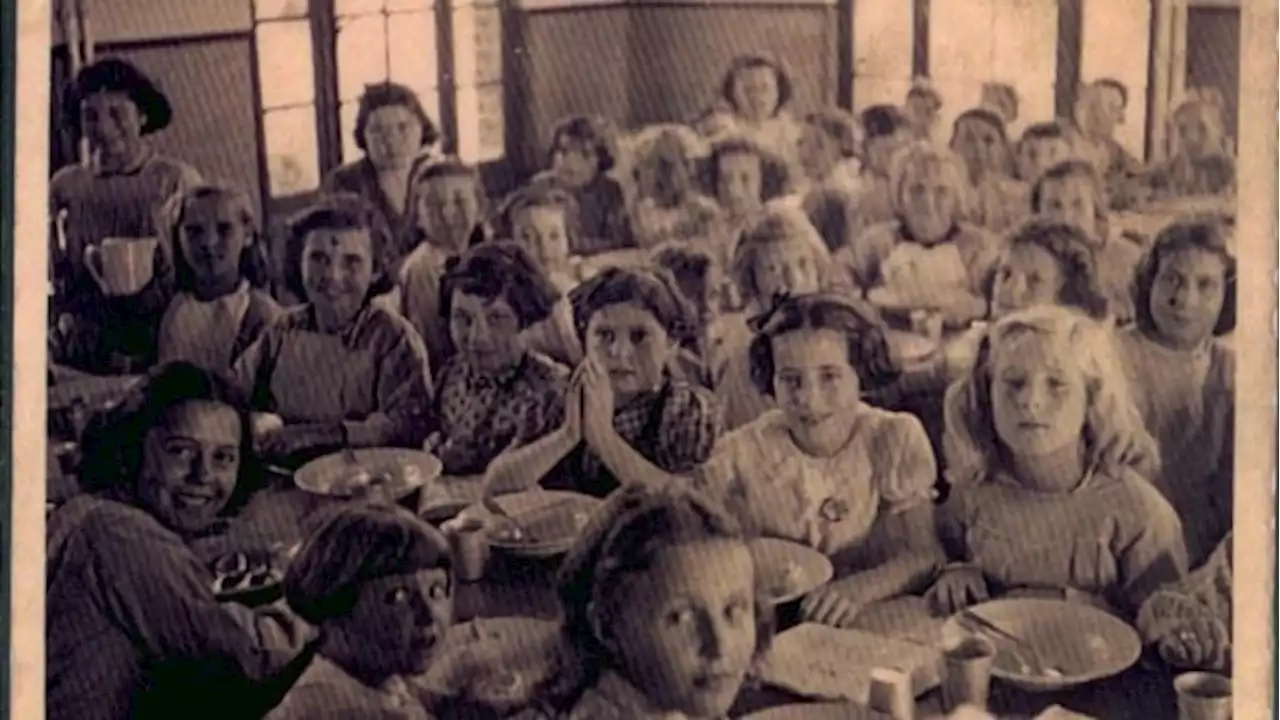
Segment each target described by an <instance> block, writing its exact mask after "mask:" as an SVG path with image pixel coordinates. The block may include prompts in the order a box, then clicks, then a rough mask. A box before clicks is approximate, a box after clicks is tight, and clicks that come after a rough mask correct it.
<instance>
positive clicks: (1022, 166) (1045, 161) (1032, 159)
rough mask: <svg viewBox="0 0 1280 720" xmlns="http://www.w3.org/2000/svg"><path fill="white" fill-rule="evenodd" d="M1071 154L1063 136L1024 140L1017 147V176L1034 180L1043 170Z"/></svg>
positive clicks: (1030, 180)
mask: <svg viewBox="0 0 1280 720" xmlns="http://www.w3.org/2000/svg"><path fill="white" fill-rule="evenodd" d="M1070 156H1071V146H1070V145H1069V144H1068V143H1067V141H1066V140H1065V139H1064V138H1034V139H1029V140H1024V141H1023V142H1022V144H1021V145H1020V146H1019V148H1018V176H1019V177H1021V178H1022V179H1023V180H1026V181H1027V182H1034V181H1035V179H1036V178H1038V177H1040V175H1041V174H1043V173H1044V171H1045V170H1048V169H1049V168H1051V167H1053V166H1054V165H1057V164H1058V163H1060V162H1062V161H1063V160H1066V159H1067V158H1068V157H1070Z"/></svg>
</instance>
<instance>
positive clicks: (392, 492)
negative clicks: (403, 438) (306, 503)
mask: <svg viewBox="0 0 1280 720" xmlns="http://www.w3.org/2000/svg"><path fill="white" fill-rule="evenodd" d="M353 456H354V458H353ZM353 459H354V462H353ZM440 470H441V464H440V460H439V458H437V457H436V456H435V455H431V454H428V453H425V452H422V451H421V450H405V449H402V448H364V449H360V450H353V451H351V452H350V453H347V452H338V453H333V454H332V455H325V456H324V457H321V458H317V459H315V460H312V461H311V462H309V463H307V464H306V465H303V466H302V467H301V468H300V469H299V470H298V472H296V473H294V476H293V480H294V483H296V484H297V486H298V487H299V488H301V489H303V490H306V491H307V492H310V493H315V494H316V495H326V496H329V497H342V498H355V497H363V496H366V494H367V493H373V494H381V495H383V496H384V497H387V498H390V499H392V500H395V501H399V500H403V499H404V498H406V497H408V495H409V494H410V493H412V492H413V491H414V490H417V489H418V488H420V487H422V486H423V485H426V484H428V483H435V482H437V481H438V479H439V477H440ZM374 478H385V480H384V481H383V482H381V483H375V484H372V485H370V484H369V481H370V480H372V479H374Z"/></svg>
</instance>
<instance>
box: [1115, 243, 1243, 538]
mask: <svg viewBox="0 0 1280 720" xmlns="http://www.w3.org/2000/svg"><path fill="white" fill-rule="evenodd" d="M1134 278H1135V280H1134V305H1135V307H1136V308H1137V323H1136V325H1135V327H1133V328H1131V329H1128V330H1125V331H1123V332H1122V333H1121V334H1120V353H1121V357H1122V358H1123V359H1124V361H1125V368H1126V369H1127V370H1128V372H1129V374H1130V382H1131V384H1132V385H1133V388H1134V395H1135V397H1136V399H1137V402H1138V408H1139V410H1141V412H1142V415H1143V417H1144V418H1145V420H1146V424H1147V429H1148V430H1150V431H1151V433H1152V434H1153V435H1155V437H1156V440H1157V441H1158V442H1159V444H1160V451H1161V460H1162V463H1161V465H1162V472H1161V473H1160V474H1159V475H1157V476H1155V477H1153V478H1152V479H1153V480H1154V481H1155V482H1156V486H1157V487H1158V488H1159V489H1160V491H1161V492H1163V493H1164V494H1165V497H1166V498H1168V499H1169V502H1170V503H1172V504H1173V506H1174V508H1176V509H1177V510H1178V513H1179V515H1181V517H1182V524H1183V529H1184V530H1185V531H1186V541H1187V549H1188V550H1189V552H1190V556H1191V560H1192V562H1194V563H1199V562H1200V561H1202V560H1204V558H1205V556H1206V555H1208V553H1209V552H1210V551H1211V550H1212V549H1213V547H1214V546H1215V545H1217V543H1218V541H1220V540H1221V539H1222V536H1223V534H1224V533H1225V532H1226V531H1227V529H1228V528H1230V527H1231V511H1232V504H1231V503H1232V485H1233V483H1232V480H1233V442H1234V434H1233V430H1232V428H1233V422H1234V417H1235V355H1234V354H1233V353H1232V351H1231V349H1230V348H1229V347H1228V346H1227V345H1225V344H1224V343H1223V342H1221V341H1219V340H1217V338H1219V337H1222V336H1224V335H1226V334H1227V333H1230V332H1231V331H1232V329H1233V328H1234V327H1235V318H1236V306H1235V303H1236V284H1235V283H1236V261H1235V257H1234V255H1233V254H1232V253H1231V250H1230V248H1229V246H1228V238H1227V237H1226V234H1225V232H1224V231H1223V229H1222V228H1221V227H1220V226H1218V225H1217V224H1216V223H1212V222H1199V221H1182V222H1178V223H1175V224H1173V225H1170V226H1169V227H1168V228H1166V229H1165V230H1163V231H1162V232H1161V233H1160V234H1159V235H1158V236H1157V237H1156V240H1155V243H1154V244H1153V245H1152V246H1151V250H1150V251H1148V253H1147V255H1146V257H1145V258H1144V259H1143V261H1142V262H1141V263H1140V264H1139V266H1138V270H1137V273H1136V274H1135V276H1134Z"/></svg>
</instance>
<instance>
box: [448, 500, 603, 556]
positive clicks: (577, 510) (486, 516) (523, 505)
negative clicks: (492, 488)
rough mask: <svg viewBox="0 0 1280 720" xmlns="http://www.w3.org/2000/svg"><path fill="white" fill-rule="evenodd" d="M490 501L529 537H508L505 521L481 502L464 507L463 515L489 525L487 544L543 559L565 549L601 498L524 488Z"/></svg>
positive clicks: (519, 554) (507, 525) (507, 551)
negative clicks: (526, 489)
mask: <svg viewBox="0 0 1280 720" xmlns="http://www.w3.org/2000/svg"><path fill="white" fill-rule="evenodd" d="M493 502H495V503H496V504H497V505H498V507H500V508H502V510H503V512H505V513H506V514H507V515H509V516H511V517H512V518H514V519H515V520H516V522H518V523H519V525H520V527H521V528H522V529H523V530H524V531H525V532H526V533H528V534H529V535H530V536H532V539H516V538H514V537H512V536H510V535H509V534H508V530H509V527H510V524H509V522H508V521H507V520H506V519H505V518H502V517H499V516H495V515H494V514H493V513H491V512H489V511H488V510H486V509H485V508H484V507H483V506H481V505H473V506H472V507H470V508H467V509H466V510H465V511H464V513H465V514H467V515H471V516H476V517H479V518H481V519H482V520H483V521H484V522H485V523H486V525H487V526H488V527H489V544H490V545H491V546H493V547H494V548H496V549H499V550H502V551H503V552H506V553H508V554H511V555H516V556H519V557H531V558H546V557H554V556H556V555H560V554H563V553H566V552H568V551H569V548H570V547H572V546H573V543H574V541H576V540H577V539H578V535H579V534H580V533H581V532H582V529H583V528H584V527H586V525H587V522H588V521H589V520H590V518H591V514H592V513H593V512H595V510H596V508H597V507H599V506H600V502H601V501H600V500H599V499H598V498H594V497H591V496H590V495H583V494H581V493H575V492H568V491H564V490H528V491H525V492H519V493H512V494H510V495H502V496H500V497H496V498H494V499H493Z"/></svg>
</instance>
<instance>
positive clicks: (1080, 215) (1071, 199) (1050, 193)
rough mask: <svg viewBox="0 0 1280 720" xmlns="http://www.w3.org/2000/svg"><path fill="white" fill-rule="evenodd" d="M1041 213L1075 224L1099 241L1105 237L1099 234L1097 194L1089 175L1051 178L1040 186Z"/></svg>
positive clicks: (1050, 217)
mask: <svg viewBox="0 0 1280 720" xmlns="http://www.w3.org/2000/svg"><path fill="white" fill-rule="evenodd" d="M1040 214H1041V215H1044V216H1045V217H1047V218H1049V219H1051V220H1058V221H1061V222H1065V223H1070V224H1072V225H1075V226H1077V227H1079V228H1081V229H1083V230H1085V231H1087V234H1088V235H1089V237H1091V238H1093V239H1094V240H1095V241H1097V242H1098V243H1102V242H1105V241H1106V238H1103V237H1098V233H1097V232H1096V229H1097V227H1098V207H1097V193H1096V192H1095V189H1094V186H1093V183H1092V182H1090V181H1089V179H1087V178H1083V177H1079V176H1075V175H1073V176H1070V177H1065V178H1062V179H1061V180H1050V181H1048V182H1044V183H1041V185H1040Z"/></svg>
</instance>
